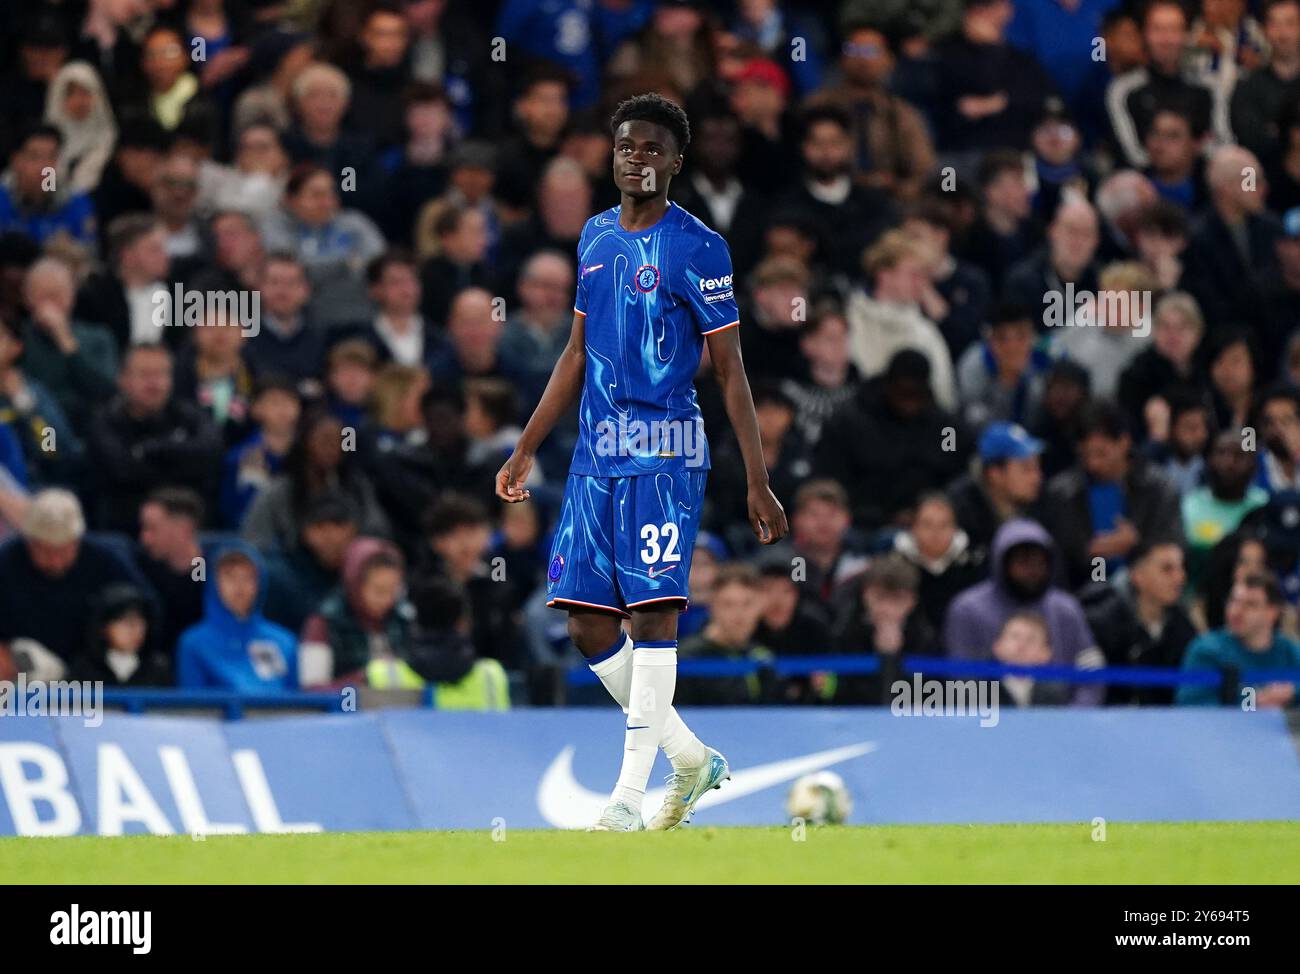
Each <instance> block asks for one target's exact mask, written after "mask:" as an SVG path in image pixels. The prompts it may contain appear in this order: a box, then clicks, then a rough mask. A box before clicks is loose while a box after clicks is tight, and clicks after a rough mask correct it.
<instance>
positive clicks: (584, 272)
mask: <svg viewBox="0 0 1300 974" xmlns="http://www.w3.org/2000/svg"><path fill="white" fill-rule="evenodd" d="M604 266H605V265H604V264H595V265H593V266H591V267H584V268H583V269H582V276H583V277H586V276H587V275H588V274H590V273H592V272H593V271H598V270H600V269H601V268H602V267H604Z"/></svg>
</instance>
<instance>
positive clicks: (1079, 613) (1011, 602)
mask: <svg viewBox="0 0 1300 974" xmlns="http://www.w3.org/2000/svg"><path fill="white" fill-rule="evenodd" d="M1056 558H1057V554H1056V547H1055V545H1054V544H1053V543H1052V538H1051V535H1049V534H1048V533H1047V529H1046V528H1044V527H1043V526H1042V525H1041V524H1039V523H1038V522H1036V521H1030V520H1028V519H1027V518H1013V519H1012V520H1010V521H1007V522H1006V523H1005V524H1003V525H1002V527H1000V528H999V529H998V533H997V534H996V535H994V538H993V548H992V552H991V558H990V561H991V572H990V575H989V578H988V580H987V581H984V582H981V583H980V584H978V585H975V586H973V587H971V588H969V589H967V590H966V591H965V592H963V593H961V595H959V596H957V598H956V599H954V600H953V602H952V604H951V605H950V606H949V607H948V615H947V617H946V618H945V620H944V628H943V646H944V649H945V652H946V653H947V655H948V656H949V657H951V658H953V659H968V660H991V659H992V658H993V642H994V640H995V639H997V637H998V633H999V632H1001V630H1002V626H1003V624H1004V623H1005V622H1006V621H1007V619H1008V618H1010V617H1011V616H1012V615H1014V614H1015V613H1017V612H1026V611H1028V612H1037V613H1038V614H1040V615H1041V616H1042V617H1043V618H1044V619H1046V620H1047V627H1048V632H1049V634H1050V642H1051V647H1052V665H1053V666H1073V667H1076V668H1078V669H1082V670H1095V669H1099V668H1101V667H1102V666H1103V665H1104V664H1105V657H1104V656H1103V655H1102V652H1101V650H1100V649H1098V648H1097V641H1096V639H1094V638H1093V635H1092V630H1091V629H1090V628H1089V627H1088V621H1087V619H1086V618H1085V617H1084V614H1083V608H1082V607H1081V606H1080V605H1079V600H1078V599H1076V598H1075V597H1074V596H1073V595H1071V594H1070V593H1069V592H1066V591H1064V590H1062V589H1059V588H1056V587H1054V586H1053V585H1052V576H1053V570H1054V568H1055V562H1056ZM1105 692H1106V688H1105V686H1104V685H1102V684H1099V683H1092V684H1089V683H1078V684H1075V686H1074V690H1073V693H1072V694H1071V702H1072V703H1073V704H1075V705H1079V706H1097V705H1099V704H1100V703H1101V702H1102V699H1103V697H1104V696H1105Z"/></svg>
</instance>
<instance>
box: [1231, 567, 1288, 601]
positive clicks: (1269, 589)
mask: <svg viewBox="0 0 1300 974" xmlns="http://www.w3.org/2000/svg"><path fill="white" fill-rule="evenodd" d="M1237 584H1238V585H1244V586H1246V588H1256V589H1260V590H1261V591H1262V592H1263V593H1264V599H1265V600H1266V601H1267V602H1268V604H1269V605H1281V604H1282V586H1280V585H1279V584H1278V582H1277V576H1276V575H1274V574H1273V573H1272V572H1251V573H1250V574H1249V575H1247V576H1246V577H1245V578H1243V579H1242V580H1241V581H1240V582H1238V583H1237Z"/></svg>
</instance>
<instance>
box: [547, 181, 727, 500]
mask: <svg viewBox="0 0 1300 974" xmlns="http://www.w3.org/2000/svg"><path fill="white" fill-rule="evenodd" d="M619 209H620V208H619V207H617V206H615V207H612V208H610V209H608V210H606V211H605V212H603V213H598V214H596V215H595V216H594V217H592V218H591V219H590V220H588V221H587V224H586V226H584V227H583V228H582V236H581V238H579V240H578V285H577V297H576V299H575V301H574V310H575V311H577V312H578V313H579V314H581V315H584V316H585V323H584V325H585V330H586V346H587V373H586V380H585V382H584V384H583V390H582V402H581V404H580V406H579V410H578V417H579V418H578V446H577V449H575V450H574V452H573V463H572V464H571V465H570V467H569V472H570V473H575V474H585V475H588V476H595V477H633V476H637V475H640V474H649V473H657V472H660V471H664V472H669V471H673V470H679V469H681V468H683V467H686V468H691V469H697V470H707V469H709V446H708V441H707V440H706V439H705V436H704V420H703V417H702V416H701V415H700V407H699V403H698V402H696V398H695V385H694V382H693V380H694V378H695V373H696V371H697V370H698V369H699V365H700V356H701V354H702V353H703V351H704V336H705V335H708V334H711V333H713V332H715V331H721V330H722V329H724V328H730V327H732V326H734V325H737V324H739V322H740V315H739V313H738V312H737V310H736V297H735V293H734V290H733V287H732V280H731V254H730V252H729V251H728V250H727V244H726V241H724V240H723V239H722V237H720V236H719V235H718V234H717V233H715V232H713V231H712V230H710V229H709V228H708V227H706V226H705V225H704V224H703V223H701V222H700V221H699V220H697V219H696V218H695V217H693V216H692V215H691V214H690V213H688V212H687V211H686V210H684V209H682V208H681V207H680V206H678V205H677V204H676V203H671V202H670V203H669V205H668V209H667V211H665V213H664V215H663V218H662V219H661V220H660V221H659V222H658V223H656V224H655V225H654V226H652V227H649V228H647V229H645V230H640V231H637V232H635V233H634V232H632V231H629V230H624V229H623V228H622V227H621V226H620V225H619V222H618V216H619Z"/></svg>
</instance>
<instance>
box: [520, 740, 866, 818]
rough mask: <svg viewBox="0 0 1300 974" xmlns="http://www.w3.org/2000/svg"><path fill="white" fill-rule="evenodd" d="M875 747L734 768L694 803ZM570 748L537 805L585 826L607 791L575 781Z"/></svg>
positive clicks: (750, 790) (558, 759) (704, 804)
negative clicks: (719, 787) (738, 768)
mask: <svg viewBox="0 0 1300 974" xmlns="http://www.w3.org/2000/svg"><path fill="white" fill-rule="evenodd" d="M878 746H879V745H877V744H876V743H875V742H874V741H863V742H861V743H860V744H849V745H846V746H845V747H836V748H832V749H830V750H829V751H818V752H816V753H815V754H805V755H803V756H801V757H797V758H786V759H785V760H783V761H772V762H769V763H768V764H759V765H756V766H754V767H752V768H745V769H743V770H741V771H733V772H732V773H731V780H730V781H727V782H724V783H723V785H722V788H721V789H719V790H717V791H711V792H709V793H708V794H707V795H705V796H704V797H703V798H701V799H700V802H699V804H698V805H696V806H695V807H696V808H697V809H700V808H710V807H712V806H713V805H721V804H723V803H724V802H729V801H735V800H736V799H737V798H744V797H745V796H746V795H752V794H754V793H755V792H757V791H762V790H763V789H765V788H771V787H773V786H774V785H779V784H782V783H783V782H786V781H793V780H794V779H795V778H798V777H800V776H802V775H805V774H812V773H813V772H814V771H820V770H821V769H822V768H828V767H830V766H831V765H832V764H839V763H840V762H841V761H847V760H849V759H850V758H856V757H861V756H862V755H863V754H870V753H871V752H872V751H874V750H876V749H877V747H878ZM573 751H574V748H573V746H572V745H568V746H566V747H565V748H564V750H562V751H561V752H560V753H559V754H557V755H556V756H555V760H553V761H552V762H551V763H550V765H549V766H548V767H547V769H546V772H545V773H544V774H543V775H542V780H541V782H540V783H539V784H538V786H537V810H538V811H540V812H541V813H542V817H543V818H544V819H546V821H547V822H549V823H550V824H551V825H553V826H555V827H556V828H560V829H585V828H586V827H587V826H588V825H590V824H591V823H592V822H594V821H596V819H598V818H599V817H600V813H601V812H602V811H603V810H604V808H605V803H606V802H607V801H609V795H608V793H606V792H599V791H591V790H590V789H588V788H584V787H583V786H582V784H581V783H579V781H578V779H577V778H576V777H575V776H574V774H573ZM664 793H665V789H663V788H653V789H651V790H649V791H647V792H646V793H645V804H644V806H642V807H643V808H645V809H646V810H647V811H648V812H649V813H650V814H652V815H653V814H654V812H655V810H656V809H658V807H659V805H660V803H662V802H663V800H664Z"/></svg>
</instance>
